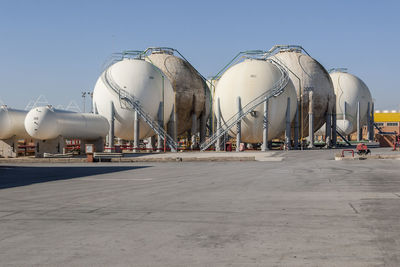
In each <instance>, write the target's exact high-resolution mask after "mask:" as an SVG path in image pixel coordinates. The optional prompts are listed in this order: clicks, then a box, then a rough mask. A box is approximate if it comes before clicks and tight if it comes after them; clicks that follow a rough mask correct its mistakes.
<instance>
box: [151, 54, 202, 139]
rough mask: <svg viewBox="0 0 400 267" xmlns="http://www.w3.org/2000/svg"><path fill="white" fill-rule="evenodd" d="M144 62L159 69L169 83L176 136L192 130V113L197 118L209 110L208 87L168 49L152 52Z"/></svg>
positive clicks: (197, 74) (193, 69)
mask: <svg viewBox="0 0 400 267" xmlns="http://www.w3.org/2000/svg"><path fill="white" fill-rule="evenodd" d="M146 60H148V61H149V62H151V63H152V64H154V65H155V66H157V67H158V68H160V69H161V70H162V71H163V72H164V73H165V75H166V76H167V77H168V79H169V80H170V81H171V83H172V87H173V89H174V92H175V103H176V114H177V117H178V120H177V134H183V133H184V132H185V131H187V130H190V129H191V128H192V114H193V113H194V114H196V117H197V118H199V117H200V115H201V114H202V113H203V112H205V113H207V110H209V104H210V102H209V99H210V98H209V96H210V95H209V89H208V86H207V84H206V82H205V81H204V80H203V78H202V77H201V76H200V75H199V73H198V72H197V71H196V69H195V68H194V67H193V66H192V65H190V63H188V62H187V61H185V60H183V59H182V58H180V57H177V56H175V55H174V54H173V53H172V52H171V51H170V50H168V49H167V50H160V51H157V52H153V53H152V54H150V55H149V56H148V57H147V58H146ZM206 115H207V116H208V114H206Z"/></svg>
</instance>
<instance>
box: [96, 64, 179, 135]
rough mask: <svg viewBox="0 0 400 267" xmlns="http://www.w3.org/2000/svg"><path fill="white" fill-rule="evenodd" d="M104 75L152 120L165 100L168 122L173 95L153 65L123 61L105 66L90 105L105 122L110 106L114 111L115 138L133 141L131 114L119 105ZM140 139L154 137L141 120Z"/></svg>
mask: <svg viewBox="0 0 400 267" xmlns="http://www.w3.org/2000/svg"><path fill="white" fill-rule="evenodd" d="M105 72H107V76H108V77H109V78H108V79H112V80H113V83H114V84H116V85H117V86H118V87H119V88H121V89H122V90H124V91H125V92H127V93H128V94H129V95H130V96H132V97H134V98H135V99H137V100H138V101H139V103H140V105H141V106H142V108H143V110H144V111H145V112H146V113H147V114H148V115H149V116H150V117H151V118H152V119H153V120H154V121H158V112H159V107H160V102H162V101H164V108H163V114H164V116H163V117H164V124H165V125H166V124H167V123H168V121H169V118H170V115H171V112H172V108H173V103H174V92H173V89H172V86H171V83H170V81H169V80H168V78H167V77H166V76H165V75H164V73H163V72H162V71H161V70H160V69H158V68H157V67H156V66H154V65H153V64H151V63H149V62H146V61H144V60H141V59H130V58H125V59H123V60H121V61H118V62H116V63H114V64H113V65H111V66H110V67H108V68H107V69H106V70H105V71H104V72H103V74H102V75H101V76H100V77H99V79H98V80H97V83H96V85H95V88H94V91H93V105H94V108H95V110H97V112H98V113H99V114H100V115H103V116H104V117H106V118H107V119H110V116H111V103H113V105H114V109H115V122H114V123H115V125H114V127H115V128H114V131H115V136H116V137H119V138H122V139H125V140H133V136H134V119H135V118H134V111H133V110H132V109H131V108H129V107H127V106H126V105H125V104H124V103H121V101H120V98H119V95H118V93H116V92H115V91H114V90H113V89H112V88H110V86H109V85H108V84H107V83H106V82H105V80H104V76H105V75H104V74H105ZM139 125H140V132H139V139H144V138H147V137H151V136H153V135H155V133H154V131H153V130H152V129H151V128H150V127H149V126H148V125H147V124H146V123H145V122H144V121H143V120H140V124H139Z"/></svg>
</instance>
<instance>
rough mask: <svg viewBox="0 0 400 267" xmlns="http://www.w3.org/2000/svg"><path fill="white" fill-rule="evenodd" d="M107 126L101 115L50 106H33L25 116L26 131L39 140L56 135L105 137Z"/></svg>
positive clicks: (83, 137)
mask: <svg viewBox="0 0 400 267" xmlns="http://www.w3.org/2000/svg"><path fill="white" fill-rule="evenodd" d="M109 127H110V126H109V123H108V121H107V119H106V118H104V117H103V116H101V115H96V114H90V113H77V112H71V111H65V110H59V109H54V108H53V107H51V106H46V107H36V108H33V109H32V110H31V111H29V112H28V114H27V115H26V118H25V129H26V131H27V132H28V134H29V135H30V136H32V137H33V138H35V139H39V140H50V139H54V138H57V137H58V136H62V137H64V138H76V139H85V140H95V139H98V138H103V137H105V136H106V135H107V134H108V130H109Z"/></svg>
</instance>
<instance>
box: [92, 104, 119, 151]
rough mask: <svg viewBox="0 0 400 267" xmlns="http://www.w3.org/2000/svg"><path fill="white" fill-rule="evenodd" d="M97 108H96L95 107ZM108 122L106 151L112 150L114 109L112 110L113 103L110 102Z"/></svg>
mask: <svg viewBox="0 0 400 267" xmlns="http://www.w3.org/2000/svg"><path fill="white" fill-rule="evenodd" d="M96 110H97V108H96ZM109 123H110V130H109V132H108V142H107V143H108V144H107V147H108V149H107V151H108V152H113V148H114V128H115V125H114V123H115V110H114V103H113V102H110V118H109Z"/></svg>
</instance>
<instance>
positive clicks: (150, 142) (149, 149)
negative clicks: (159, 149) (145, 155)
mask: <svg viewBox="0 0 400 267" xmlns="http://www.w3.org/2000/svg"><path fill="white" fill-rule="evenodd" d="M155 139H156V138H155V136H151V137H149V138H147V144H146V149H147V152H153V149H154V143H155V141H156V140H155Z"/></svg>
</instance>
